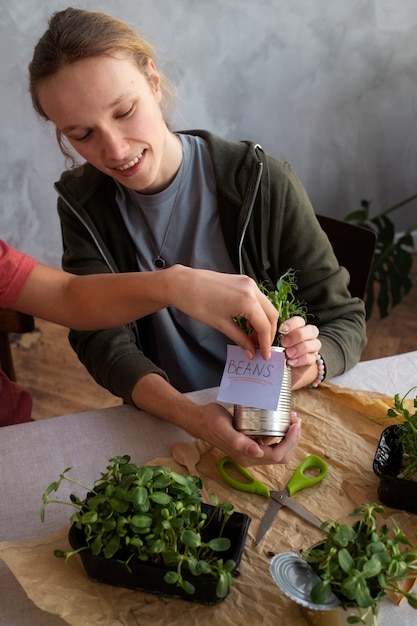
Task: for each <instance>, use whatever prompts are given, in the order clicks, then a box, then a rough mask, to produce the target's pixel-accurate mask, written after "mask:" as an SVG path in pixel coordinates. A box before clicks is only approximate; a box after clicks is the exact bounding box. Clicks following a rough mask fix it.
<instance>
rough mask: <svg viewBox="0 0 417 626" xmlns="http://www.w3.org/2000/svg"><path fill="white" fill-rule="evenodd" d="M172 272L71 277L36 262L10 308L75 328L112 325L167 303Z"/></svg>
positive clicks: (133, 318) (85, 328)
mask: <svg viewBox="0 0 417 626" xmlns="http://www.w3.org/2000/svg"><path fill="white" fill-rule="evenodd" d="M171 270H172V271H171ZM175 272H176V270H175V269H174V268H171V269H169V270H167V272H166V275H164V276H162V273H147V272H144V273H139V272H134V273H125V274H97V275H86V276H75V275H72V274H69V273H66V272H62V271H60V270H57V269H54V268H51V267H48V266H46V265H43V264H41V263H39V264H38V265H37V266H36V267H35V268H34V270H33V271H32V274H31V275H30V276H29V278H28V280H27V282H26V284H25V286H24V288H23V289H22V292H21V293H20V295H19V297H18V298H17V299H16V301H15V302H14V304H13V307H14V308H16V309H17V310H20V311H22V312H25V313H29V314H31V315H35V316H36V317H41V318H43V319H46V320H49V321H52V322H56V323H58V324H61V325H63V326H67V327H72V328H76V329H78V330H93V329H98V328H112V327H116V326H120V325H122V324H126V323H128V322H131V321H134V320H136V319H138V318H140V317H143V316H145V315H149V314H150V313H153V312H155V311H158V310H159V309H161V308H164V307H165V306H167V305H168V304H169V293H170V290H169V289H167V284H168V283H169V282H170V280H171V278H173V277H171V274H174V273H175Z"/></svg>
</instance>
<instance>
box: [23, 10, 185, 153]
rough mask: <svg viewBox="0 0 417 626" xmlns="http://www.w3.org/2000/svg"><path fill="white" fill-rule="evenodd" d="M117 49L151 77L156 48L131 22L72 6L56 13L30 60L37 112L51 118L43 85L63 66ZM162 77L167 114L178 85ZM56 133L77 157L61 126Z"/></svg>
mask: <svg viewBox="0 0 417 626" xmlns="http://www.w3.org/2000/svg"><path fill="white" fill-rule="evenodd" d="M115 52H122V53H124V54H126V55H127V56H130V57H131V58H133V59H134V60H135V62H136V64H137V66H138V68H139V69H140V71H141V72H142V73H143V74H144V75H145V77H146V78H149V77H148V74H147V66H148V63H149V60H151V59H153V57H154V51H153V48H152V46H151V45H150V44H149V43H148V42H147V41H145V40H144V39H143V38H142V37H141V36H140V35H139V34H138V33H136V32H135V31H133V30H132V29H130V28H129V27H128V26H127V24H125V23H124V22H122V21H120V20H118V19H116V18H114V17H112V16H110V15H107V14H106V13H101V12H99V11H85V10H82V9H74V8H71V7H70V8H68V9H65V10H64V11H58V12H56V13H54V14H53V15H52V17H51V19H50V20H49V24H48V29H47V30H46V31H45V33H44V34H43V35H42V37H41V38H40V40H39V41H38V43H37V44H36V46H35V49H34V53H33V57H32V61H31V62H30V63H29V87H30V95H31V98H32V103H33V106H34V108H35V111H37V113H38V114H39V115H40V116H41V117H43V118H44V119H45V120H49V118H48V116H47V115H46V113H45V111H44V110H43V108H42V106H41V103H40V101H39V93H38V92H39V87H40V85H41V84H42V82H43V81H44V80H46V79H47V78H50V77H51V76H53V75H54V74H56V73H57V72H58V71H59V69H60V68H61V67H63V66H65V65H69V64H71V63H76V62H77V61H80V60H82V59H87V58H89V57H96V56H105V55H112V54H114V53H115ZM158 73H159V72H158ZM159 76H160V79H161V85H162V92H163V104H162V108H163V112H164V115H166V113H167V110H168V105H169V104H173V103H174V88H173V86H172V84H171V83H170V81H169V80H168V79H167V78H166V77H165V76H163V75H161V74H159ZM56 136H57V140H58V144H59V147H60V149H61V152H62V153H63V154H64V156H66V157H67V158H70V159H71V160H73V155H72V154H71V153H70V152H69V151H68V148H67V147H66V146H65V144H64V138H63V136H62V133H61V132H60V131H59V129H58V128H57V129H56Z"/></svg>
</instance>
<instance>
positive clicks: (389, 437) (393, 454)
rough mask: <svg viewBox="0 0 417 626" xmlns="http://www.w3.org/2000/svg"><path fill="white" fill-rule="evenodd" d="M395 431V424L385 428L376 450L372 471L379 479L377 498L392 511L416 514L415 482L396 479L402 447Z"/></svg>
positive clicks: (416, 484) (416, 493)
mask: <svg viewBox="0 0 417 626" xmlns="http://www.w3.org/2000/svg"><path fill="white" fill-rule="evenodd" d="M397 430H398V426H396V425H395V424H394V425H393V426H388V427H387V428H385V430H384V431H383V432H382V434H381V438H380V440H379V444H378V447H377V449H376V453H375V458H374V463H373V470H374V472H375V474H376V475H377V476H378V477H379V479H380V482H379V488H378V497H379V499H380V500H381V502H382V503H383V504H386V505H387V506H389V507H391V508H393V509H402V510H404V511H408V512H409V513H417V482H414V481H412V480H406V479H404V478H398V474H399V472H400V470H401V461H402V447H401V445H400V444H399V443H398V436H397Z"/></svg>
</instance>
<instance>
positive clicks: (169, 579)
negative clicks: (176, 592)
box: [164, 571, 178, 585]
mask: <svg viewBox="0 0 417 626" xmlns="http://www.w3.org/2000/svg"><path fill="white" fill-rule="evenodd" d="M164 581H165V582H166V583H167V584H168V585H175V584H176V583H177V582H178V574H177V572H174V571H170V572H167V573H166V574H165V576H164Z"/></svg>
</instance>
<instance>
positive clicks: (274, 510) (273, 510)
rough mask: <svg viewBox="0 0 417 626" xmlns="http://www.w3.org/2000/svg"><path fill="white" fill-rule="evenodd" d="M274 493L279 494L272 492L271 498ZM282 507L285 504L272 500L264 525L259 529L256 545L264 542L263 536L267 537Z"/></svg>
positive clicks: (263, 521)
mask: <svg viewBox="0 0 417 626" xmlns="http://www.w3.org/2000/svg"><path fill="white" fill-rule="evenodd" d="M272 493H277V492H271V496H272ZM282 506H283V503H282V502H280V501H279V500H275V499H274V498H273V499H272V500H271V503H270V505H269V507H268V508H267V510H266V513H265V515H264V518H263V520H262V523H261V525H260V527H259V530H258V534H257V536H256V539H255V543H257V544H258V543H259V542H260V541H261V540H262V538H263V536H264V535H265V533H266V531H267V530H268V528H269V527H270V526H271V524H272V522H273V521H274V519H275V517H276V516H277V514H278V511H279V510H280V508H281V507H282Z"/></svg>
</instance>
